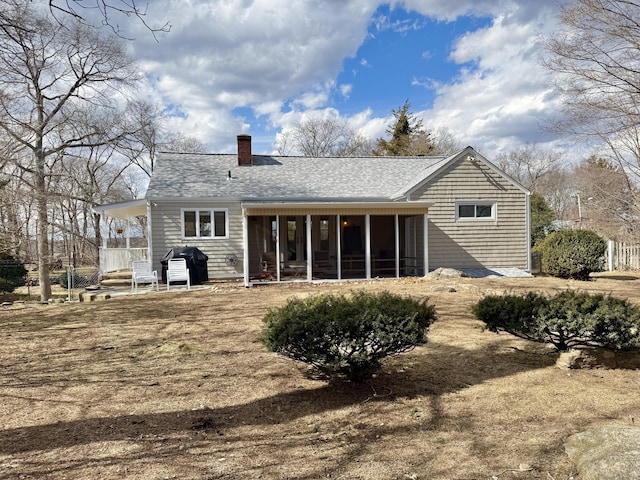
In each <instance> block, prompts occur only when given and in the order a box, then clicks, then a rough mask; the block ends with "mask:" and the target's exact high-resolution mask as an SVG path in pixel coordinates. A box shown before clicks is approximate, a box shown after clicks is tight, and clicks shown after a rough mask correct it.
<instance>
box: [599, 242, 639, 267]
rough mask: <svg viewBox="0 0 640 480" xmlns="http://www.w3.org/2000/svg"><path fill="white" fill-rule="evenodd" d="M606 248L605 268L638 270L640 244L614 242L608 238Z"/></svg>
mask: <svg viewBox="0 0 640 480" xmlns="http://www.w3.org/2000/svg"><path fill="white" fill-rule="evenodd" d="M608 247H609V248H608V249H607V268H608V269H609V271H610V272H613V271H615V270H640V245H638V244H636V245H630V244H627V243H621V242H614V241H613V240H609V245H608Z"/></svg>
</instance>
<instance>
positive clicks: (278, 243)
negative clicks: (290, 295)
mask: <svg viewBox="0 0 640 480" xmlns="http://www.w3.org/2000/svg"><path fill="white" fill-rule="evenodd" d="M280 268H281V267H280V215H276V280H277V281H278V282H279V281H280Z"/></svg>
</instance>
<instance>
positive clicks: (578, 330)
mask: <svg viewBox="0 0 640 480" xmlns="http://www.w3.org/2000/svg"><path fill="white" fill-rule="evenodd" d="M472 312H473V314H474V315H475V316H476V318H478V319H479V320H481V321H482V322H484V323H485V324H486V325H487V329H488V330H490V331H492V332H497V333H499V332H508V333H510V334H512V335H516V336H518V337H521V338H526V339H528V340H533V341H537V342H544V343H551V344H552V345H553V346H554V347H555V348H556V349H557V350H561V351H562V350H568V349H570V348H576V347H604V348H609V349H612V350H625V349H631V348H636V347H640V309H638V308H637V307H635V306H633V305H631V304H630V303H629V302H628V301H626V300H620V299H617V298H613V297H610V296H606V295H601V294H596V295H590V294H589V293H586V292H576V291H573V290H568V291H565V292H561V293H559V294H557V295H555V296H554V297H551V298H545V297H543V296H541V295H538V294H534V293H528V294H526V295H505V296H502V297H501V296H489V297H485V298H483V299H482V300H480V301H479V302H478V303H477V304H476V305H474V306H473V307H472Z"/></svg>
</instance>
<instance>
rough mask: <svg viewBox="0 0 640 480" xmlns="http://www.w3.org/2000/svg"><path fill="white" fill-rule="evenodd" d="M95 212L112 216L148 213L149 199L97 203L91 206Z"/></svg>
mask: <svg viewBox="0 0 640 480" xmlns="http://www.w3.org/2000/svg"><path fill="white" fill-rule="evenodd" d="M91 210H93V211H94V212H95V213H98V214H100V215H105V216H107V217H112V218H122V219H127V218H132V217H139V216H143V215H146V214H147V200H146V199H144V198H141V199H138V200H129V201H128V202H119V203H112V204H109V205H95V206H93V207H92V208H91Z"/></svg>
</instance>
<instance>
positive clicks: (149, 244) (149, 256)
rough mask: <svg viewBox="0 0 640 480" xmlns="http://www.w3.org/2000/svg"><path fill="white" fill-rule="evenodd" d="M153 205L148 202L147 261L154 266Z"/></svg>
mask: <svg viewBox="0 0 640 480" xmlns="http://www.w3.org/2000/svg"><path fill="white" fill-rule="evenodd" d="M152 231H153V230H152V228H151V204H150V203H148V202H147V260H148V261H149V262H150V263H151V264H152V265H153V239H152V237H151V232H152Z"/></svg>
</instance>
